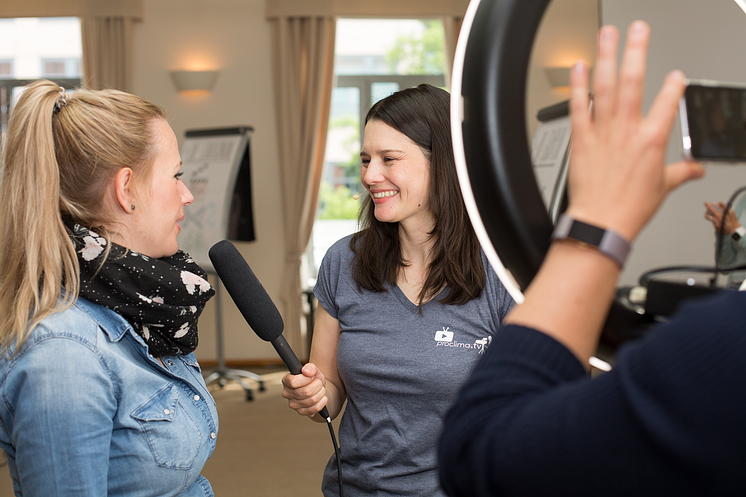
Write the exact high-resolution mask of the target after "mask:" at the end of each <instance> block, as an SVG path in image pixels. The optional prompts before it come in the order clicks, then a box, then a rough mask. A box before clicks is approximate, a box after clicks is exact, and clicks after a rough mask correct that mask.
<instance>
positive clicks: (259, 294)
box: [208, 240, 285, 342]
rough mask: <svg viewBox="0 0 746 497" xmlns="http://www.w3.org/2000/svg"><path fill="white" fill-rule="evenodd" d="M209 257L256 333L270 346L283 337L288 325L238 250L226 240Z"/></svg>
mask: <svg viewBox="0 0 746 497" xmlns="http://www.w3.org/2000/svg"><path fill="white" fill-rule="evenodd" d="M208 255H209V256H210V260H211V261H212V265H213V266H214V267H215V271H216V272H217V273H218V277H220V280H221V281H222V282H223V285H225V288H226V290H228V293H229V294H230V296H231V298H232V299H233V302H234V303H235V304H236V307H238V310H239V311H241V314H242V315H243V317H244V319H245V320H246V322H247V323H249V326H251V328H252V329H253V330H254V333H256V334H257V335H258V336H259V338H261V339H262V340H265V341H267V342H271V341H273V340H275V339H276V338H278V337H279V336H280V335H282V330H283V329H284V328H285V324H284V323H283V321H282V316H281V315H280V312H279V311H278V310H277V307H276V306H275V304H274V302H272V299H271V298H269V295H267V291H266V290H265V289H264V287H263V286H262V284H261V283H260V282H259V280H258V279H257V277H256V276H255V275H254V272H253V271H252V270H251V268H250V267H249V264H248V263H247V262H246V260H245V259H244V258H243V256H242V255H241V254H240V253H239V252H238V249H237V248H236V247H235V246H234V245H233V244H232V243H231V242H230V241H228V240H222V241H219V242H218V243H216V244H215V245H213V246H212V247H211V248H210V251H209V252H208Z"/></svg>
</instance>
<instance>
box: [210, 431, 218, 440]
mask: <svg viewBox="0 0 746 497" xmlns="http://www.w3.org/2000/svg"><path fill="white" fill-rule="evenodd" d="M215 437H217V435H216V434H215V432H214V431H213V432H212V433H210V438H212V439H213V440H215Z"/></svg>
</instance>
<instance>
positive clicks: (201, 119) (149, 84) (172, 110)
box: [132, 0, 285, 361]
mask: <svg viewBox="0 0 746 497" xmlns="http://www.w3.org/2000/svg"><path fill="white" fill-rule="evenodd" d="M264 9H265V4H264V1H263V0H144V16H143V21H142V22H138V23H136V24H135V27H134V47H133V49H134V56H133V59H134V63H133V66H134V73H133V88H132V91H133V93H135V94H138V95H141V96H143V97H145V98H148V99H150V100H153V101H154V102H157V103H159V104H161V105H163V106H164V107H165V108H166V111H167V115H168V119H169V122H170V124H171V126H172V127H173V129H174V132H175V133H176V136H177V137H178V138H179V140H180V142H181V140H182V139H183V136H184V132H185V131H186V130H190V129H201V128H212V127H229V126H238V125H250V126H253V127H254V130H255V131H254V134H253V137H252V144H251V146H252V149H251V155H252V161H253V162H252V171H251V172H252V184H253V194H254V199H253V201H254V216H255V219H254V221H255V230H256V241H254V242H247V243H239V244H237V246H238V248H239V250H240V251H241V253H242V254H243V256H244V257H245V258H246V260H247V261H248V263H249V265H250V266H251V267H252V269H253V270H254V272H255V274H256V275H257V278H259V280H260V281H261V282H262V283H263V285H264V287H265V289H266V290H267V293H268V294H269V295H270V297H271V298H272V299H273V300H274V301H275V302H276V303H277V306H278V308H279V310H280V312H281V313H282V312H283V307H282V305H281V302H280V278H281V276H282V271H283V264H284V243H285V242H284V234H283V230H282V228H281V226H282V224H283V220H282V219H283V218H282V198H281V193H280V173H279V169H278V160H279V154H278V151H277V137H276V134H277V133H276V122H275V118H274V115H275V109H274V100H273V98H274V95H273V89H272V80H271V51H270V30H269V23H268V22H266V20H265V15H264V12H265V10H264ZM200 68H201V69H213V68H216V69H219V70H220V75H219V77H218V80H217V82H216V83H215V87H214V88H213V91H212V92H211V93H209V94H204V95H188V94H179V93H177V91H176V89H175V88H174V85H173V83H172V82H171V79H170V76H169V70H173V69H200ZM210 280H211V282H213V284H214V281H215V277H211V279H210ZM222 301H223V302H222V303H223V306H222V308H223V311H224V314H223V328H224V342H225V347H224V350H225V357H226V359H227V360H231V359H233V360H262V359H274V358H275V354H274V349H273V348H272V346H271V345H269V344H268V343H266V342H263V341H262V340H260V339H259V338H257V337H256V335H255V334H254V333H253V332H252V331H251V329H250V328H249V326H248V325H247V324H246V322H245V321H244V320H243V318H242V317H241V315H240V313H239V312H238V310H237V309H236V307H235V306H234V305H233V302H232V301H231V300H230V296H229V295H228V294H227V292H225V291H223V292H222ZM215 308H216V299H215V298H213V299H212V300H211V301H210V303H208V306H207V308H206V309H205V312H204V313H203V315H202V318H201V319H200V345H199V348H198V349H197V357H198V358H199V359H202V360H208V361H210V360H215V358H216V347H215V340H216V339H215Z"/></svg>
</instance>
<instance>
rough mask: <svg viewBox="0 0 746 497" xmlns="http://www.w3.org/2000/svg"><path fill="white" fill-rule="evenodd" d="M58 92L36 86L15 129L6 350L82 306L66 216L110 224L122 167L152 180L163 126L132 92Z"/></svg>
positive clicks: (4, 265) (3, 190) (3, 312)
mask: <svg viewBox="0 0 746 497" xmlns="http://www.w3.org/2000/svg"><path fill="white" fill-rule="evenodd" d="M61 91H62V90H61V88H60V87H59V86H57V85H56V84H54V83H52V82H50V81H44V80H42V81H37V82H35V83H32V84H30V85H29V86H28V87H27V88H26V89H25V91H24V92H23V94H22V95H21V97H20V98H19V100H18V102H17V104H16V105H15V107H14V108H13V111H12V114H11V117H10V122H9V123H8V131H7V134H6V138H5V144H4V148H3V153H2V164H1V167H2V175H1V176H0V350H2V349H4V348H6V347H8V346H9V345H10V344H11V343H12V341H13V340H14V339H15V340H16V342H17V343H18V344H19V345H20V344H21V343H23V341H24V340H25V339H26V337H27V335H28V333H29V332H30V330H31V329H33V327H34V326H35V325H36V324H38V323H39V321H41V320H42V319H43V318H44V317H46V316H48V315H49V314H51V313H53V312H58V311H61V310H63V309H65V308H67V307H69V306H70V305H71V304H72V303H73V302H74V301H75V299H76V298H77V295H78V288H79V274H78V273H79V271H78V262H77V256H76V254H75V250H74V247H73V245H72V243H71V241H70V238H69V236H68V234H67V229H66V227H65V225H64V222H63V216H64V217H65V218H69V219H71V220H74V221H75V222H79V223H81V224H83V225H85V226H88V227H100V226H103V225H105V224H106V221H107V220H106V219H105V217H104V216H105V213H104V212H103V210H102V204H103V200H102V199H103V195H104V191H105V188H106V186H107V185H108V184H109V182H110V181H111V179H112V178H113V176H114V174H115V173H116V171H117V170H119V169H120V168H122V167H130V168H132V170H133V172H134V173H135V174H136V175H139V176H140V177H141V178H146V177H148V176H149V172H150V166H151V164H152V143H153V136H152V134H151V126H150V125H151V124H152V121H153V120H154V119H157V118H163V117H164V112H163V110H162V109H161V108H160V107H158V106H156V105H154V104H152V103H150V102H148V101H146V100H144V99H141V98H139V97H136V96H134V95H130V94H127V93H123V92H119V91H115V90H101V91H91V90H82V89H81V90H77V91H75V92H73V93H71V94H70V95H67V96H66V95H64V94H63V93H61ZM65 96H66V97H67V98H65ZM62 99H64V102H66V105H63V104H64V102H63V101H62ZM58 102H59V105H58ZM56 105H57V107H58V108H57V109H55V106H56ZM60 297H62V298H60Z"/></svg>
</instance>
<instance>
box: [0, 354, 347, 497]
mask: <svg viewBox="0 0 746 497" xmlns="http://www.w3.org/2000/svg"><path fill="white" fill-rule="evenodd" d="M253 371H255V372H257V373H259V374H261V375H262V377H263V378H264V382H265V386H266V390H265V391H264V392H260V391H259V389H258V388H255V387H256V386H257V384H256V383H255V382H249V383H250V385H251V387H252V388H253V391H254V400H253V401H250V402H249V401H246V396H245V394H244V391H243V389H242V388H241V387H240V386H239V385H238V384H235V383H228V384H227V385H226V386H225V387H223V388H220V387H218V386H217V385H215V384H213V385H211V388H214V391H213V396H214V397H215V400H216V402H217V406H218V415H219V416H220V433H219V435H218V443H217V446H216V448H215V453H214V454H213V456H212V458H211V459H210V460H209V461H208V462H207V465H206V466H205V469H204V470H203V471H202V474H203V475H205V477H207V479H209V480H210V483H212V486H213V489H214V490H215V495H216V496H217V497H244V496H247V497H285V496H287V497H290V496H292V497H298V496H316V495H321V491H320V487H321V474H322V472H323V469H324V466H325V465H326V462H327V460H328V459H329V457H331V456H332V455H333V453H334V449H333V447H332V441H331V435H330V434H329V429H328V428H327V426H326V425H325V424H322V423H315V422H313V421H311V420H309V419H306V418H304V417H301V416H299V415H298V414H296V413H295V411H292V410H290V409H289V408H288V407H287V401H286V400H285V399H283V398H282V396H281V394H280V392H281V390H282V386H281V384H280V378H281V377H282V375H284V374H285V373H284V372H282V371H279V370H278V369H277V368H275V369H273V370H268V371H260V370H257V369H254V370H253ZM337 421H338V420H337ZM337 421H335V422H334V428H335V432H336V429H337ZM4 462H5V455H4V454H2V455H0V497H11V496H12V495H13V486H12V483H11V481H10V476H9V474H8V469H7V467H6V466H5V464H4Z"/></svg>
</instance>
